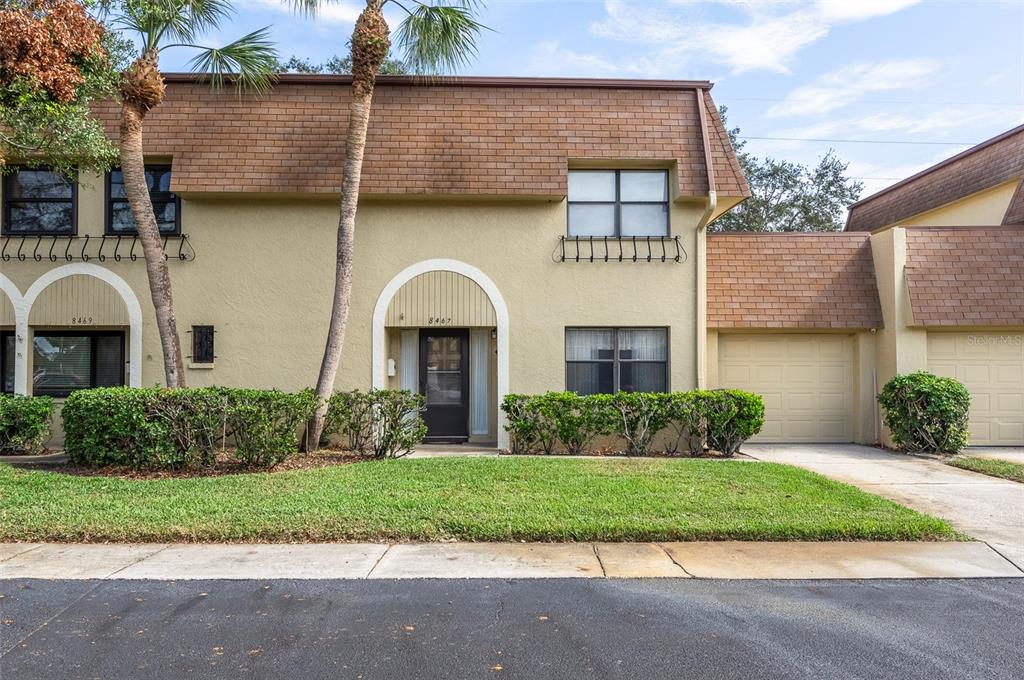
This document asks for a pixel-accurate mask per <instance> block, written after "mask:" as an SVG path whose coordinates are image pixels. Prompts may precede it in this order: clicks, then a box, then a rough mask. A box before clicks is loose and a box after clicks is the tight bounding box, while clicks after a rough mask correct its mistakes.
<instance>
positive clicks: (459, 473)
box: [0, 457, 963, 543]
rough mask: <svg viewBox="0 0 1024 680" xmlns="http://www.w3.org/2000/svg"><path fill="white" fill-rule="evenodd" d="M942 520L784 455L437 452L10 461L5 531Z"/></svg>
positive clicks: (919, 532) (361, 532) (790, 525)
mask: <svg viewBox="0 0 1024 680" xmlns="http://www.w3.org/2000/svg"><path fill="white" fill-rule="evenodd" d="M962 538H963V537H962V536H961V535H959V534H958V533H957V532H956V531H954V530H953V528H952V527H951V526H950V525H949V524H948V523H947V522H945V521H944V520H941V519H937V518H935V517H930V516H928V515H925V514H923V513H920V512H917V511H915V510H911V509H910V508H906V507H904V506H901V505H899V504H897V503H894V502H892V501H889V500H887V499H884V498H881V497H879V496H875V495H873V494H869V493H867V492H864V491H861V490H860V489H857V488H856V487H853V486H850V485H848V484H843V483H840V482H836V481H833V480H830V479H828V478H826V477H823V476H821V475H818V474H816V473H813V472H809V471H807V470H803V469H800V468H797V467H793V466H789V465H782V464H776V463H761V462H746V461H716V460H692V459H676V460H664V459H661V460H654V459H645V460H585V459H552V458H525V457H524V458H516V457H501V458H434V459H402V460H384V461H368V462H360V463H356V464H351V465H343V466H336V467H328V468H321V469H316V470H299V471H290V472H279V473H253V474H243V475H225V476H220V477H195V478H171V479H147V480H127V479H118V478H111V477H84V476H72V475H68V474H64V473H56V472H46V471H39V470H31V471H29V470H18V469H14V468H12V467H10V466H8V465H0V540H2V541H23V542H30V541H54V542H281V543H289V542H344V541H385V542H390V541H410V542H418V541H439V540H452V539H455V540H463V541H542V542H554V541H697V540H751V541H753V540H758V541H785V540H810V541H827V540H882V541H887V540H910V541H914V540H960V539H962Z"/></svg>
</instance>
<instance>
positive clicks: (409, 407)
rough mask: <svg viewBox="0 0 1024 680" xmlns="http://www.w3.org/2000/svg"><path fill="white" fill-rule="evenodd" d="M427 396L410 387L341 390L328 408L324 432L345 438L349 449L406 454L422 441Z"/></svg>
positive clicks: (380, 455)
mask: <svg viewBox="0 0 1024 680" xmlns="http://www.w3.org/2000/svg"><path fill="white" fill-rule="evenodd" d="M424 401H425V400H424V398H423V396H422V395H419V394H414V393H412V392H409V391H408V390H370V391H369V392H363V391H361V390H353V391H351V392H338V393H336V394H334V395H333V396H332V397H331V400H330V404H329V406H328V408H327V417H326V420H325V425H324V432H325V433H326V434H328V435H332V434H336V435H340V436H341V437H343V438H344V440H345V443H346V446H347V448H348V449H349V450H351V451H354V452H356V453H360V454H363V455H372V456H374V457H377V458H398V457H400V456H404V455H405V454H407V453H410V452H412V450H413V449H414V448H415V447H416V445H417V444H419V443H420V442H421V441H423V438H424V437H425V436H426V435H427V425H426V423H424V422H423V418H422V417H420V413H421V412H422V411H423V405H424Z"/></svg>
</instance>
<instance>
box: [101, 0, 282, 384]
mask: <svg viewBox="0 0 1024 680" xmlns="http://www.w3.org/2000/svg"><path fill="white" fill-rule="evenodd" d="M118 7H119V12H118V13H117V15H115V16H114V17H113V22H112V23H113V24H114V25H115V26H117V27H119V28H122V29H125V30H127V31H130V32H132V33H134V34H135V36H136V38H137V39H138V41H139V43H141V48H140V53H139V56H138V58H137V59H135V61H134V62H132V64H131V65H130V66H129V67H128V69H127V70H126V71H125V72H124V73H123V74H122V76H121V84H120V94H121V121H120V155H121V173H122V176H123V179H124V188H125V193H126V194H127V198H128V205H129V206H130V207H131V211H132V217H133V218H134V219H135V226H136V229H137V230H138V234H139V240H140V241H141V242H142V250H143V254H144V256H145V260H146V274H147V276H148V277H149V292H150V295H151V296H152V298H153V307H154V309H155V310H156V322H157V328H158V329H159V332H160V344H161V346H162V349H163V355H164V376H165V380H166V383H167V386H168V387H184V386H185V370H184V363H183V361H182V356H181V341H180V339H179V338H178V327H177V322H176V321H175V318H174V299H173V297H172V295H171V276H170V271H169V270H168V267H167V262H166V260H165V258H164V248H163V242H162V241H161V238H160V231H159V229H158V228H157V223H156V216H155V215H154V213H153V204H152V203H151V202H150V198H149V189H148V187H147V185H146V166H145V158H144V153H143V145H142V124H143V121H144V120H145V117H146V114H147V113H149V111H151V110H152V109H153V108H155V107H156V106H159V104H160V103H161V102H162V101H163V98H164V81H163V77H162V76H161V75H160V61H159V60H160V53H161V52H162V51H164V50H166V49H169V48H172V47H184V48H189V49H192V50H195V51H197V54H196V56H195V57H194V58H193V59H192V61H191V62H190V63H189V66H190V68H191V69H192V70H193V71H196V72H200V73H206V74H208V75H209V77H210V84H211V86H212V87H213V88H215V89H218V88H220V87H222V86H223V84H224V81H225V79H231V80H233V81H234V82H235V85H236V86H237V88H238V89H239V91H254V92H264V91H266V90H267V89H268V88H269V87H270V85H271V83H272V82H273V78H274V73H275V69H274V67H275V65H276V63H277V53H276V51H275V50H274V48H273V45H272V44H271V42H270V40H269V33H268V29H267V28H262V29H260V30H258V31H254V32H252V33H250V34H248V35H245V36H242V37H241V38H239V39H238V40H236V41H234V42H232V43H230V44H228V45H225V46H224V47H203V46H200V45H197V44H196V40H197V39H198V38H199V36H201V35H202V34H203V33H205V32H206V31H209V30H212V29H217V28H218V27H219V26H220V25H221V23H222V22H223V21H225V20H226V19H227V18H228V17H230V16H231V14H232V13H233V9H232V7H231V4H230V2H229V1H228V0H126V1H125V2H124V3H122V4H120V5H118Z"/></svg>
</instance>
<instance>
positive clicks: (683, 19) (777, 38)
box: [591, 0, 919, 73]
mask: <svg viewBox="0 0 1024 680" xmlns="http://www.w3.org/2000/svg"><path fill="white" fill-rule="evenodd" d="M918 1H919V0H858V1H856V2H854V1H853V0H848V1H846V2H840V1H839V0H821V1H819V2H817V3H815V4H813V5H805V4H799V3H787V2H767V1H765V2H758V1H755V0H747V1H742V0H719V3H718V4H720V5H725V6H728V7H729V8H732V9H735V10H736V11H737V12H738V14H739V17H738V18H737V20H733V21H707V20H705V19H704V18H703V17H702V16H701V14H700V13H699V12H698V11H697V10H696V8H695V7H694V6H693V4H692V3H689V2H675V3H672V4H670V5H667V6H666V5H653V6H652V5H650V4H633V3H627V2H625V1H624V0H606V1H605V11H606V12H607V15H608V16H607V18H606V19H605V20H604V21H601V22H599V23H596V24H594V25H592V26H591V32H592V33H593V34H594V35H596V36H598V37H602V38H608V39H612V40H619V41H626V42H633V43H642V44H647V45H650V46H651V47H652V48H654V50H655V51H656V53H657V57H658V59H665V60H676V61H678V60H683V59H687V58H692V57H700V58H705V59H710V60H711V61H714V62H716V63H720V64H724V65H726V66H728V67H729V68H730V69H731V70H732V72H733V73H743V72H746V71H753V70H769V71H775V72H777V73H789V72H790V70H789V64H790V63H791V62H792V60H793V58H794V57H795V56H796V54H797V53H798V52H799V51H800V50H802V49H803V48H805V47H807V46H808V45H810V44H812V43H815V42H817V41H819V40H821V39H822V38H824V37H825V36H826V35H828V33H829V31H830V30H831V28H832V27H833V26H834V25H837V24H843V23H852V22H857V21H864V20H867V19H871V18H874V17H878V16H884V15H887V14H892V13H893V12H897V11H900V10H902V9H905V8H906V7H909V6H911V5H913V4H916V3H917V2H918Z"/></svg>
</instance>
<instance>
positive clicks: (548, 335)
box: [0, 75, 1024, 446]
mask: <svg viewBox="0 0 1024 680" xmlns="http://www.w3.org/2000/svg"><path fill="white" fill-rule="evenodd" d="M167 80H168V89H167V92H168V94H167V99H166V102H165V103H164V104H163V105H162V106H161V107H159V108H158V109H156V110H155V111H154V112H153V113H152V114H151V115H150V117H149V119H148V120H147V126H146V130H145V138H146V147H147V153H148V154H149V156H148V161H149V163H150V165H151V167H150V176H151V180H152V186H151V192H152V197H153V200H154V204H155V206H156V207H157V213H158V215H160V216H161V219H162V222H161V225H162V229H163V230H164V232H165V234H166V238H167V242H166V246H165V251H166V252H167V254H168V257H169V259H170V261H171V271H172V276H173V279H174V293H175V299H176V305H177V312H178V320H179V324H180V330H181V332H182V334H183V337H184V340H185V342H184V345H185V347H186V354H187V355H188V358H187V359H186V362H187V365H188V368H187V380H188V382H189V384H192V385H211V384H224V385H251V386H261V387H279V388H283V389H298V388H302V387H307V386H309V385H311V384H312V383H313V382H314V380H315V377H316V374H317V370H318V367H319V360H320V356H321V352H322V349H323V340H324V337H325V335H326V328H327V321H328V314H329V300H330V295H331V286H332V283H333V267H334V244H335V233H336V225H337V214H338V206H337V192H338V185H339V180H340V167H341V156H342V140H343V138H344V127H345V124H346V120H345V118H346V115H347V106H346V104H347V98H348V80H347V79H346V78H344V77H335V76H285V77H283V78H282V79H281V81H280V82H279V83H278V85H277V86H276V87H275V88H274V89H273V91H272V92H270V93H269V94H267V95H264V96H263V97H238V96H236V95H235V94H234V93H214V92H211V91H210V90H209V87H208V86H207V85H206V84H204V83H197V82H196V81H195V80H194V78H192V77H190V76H175V75H172V76H169V77H168V78H167ZM710 89H711V84H710V83H708V82H705V81H620V80H575V79H572V80H570V79H518V78H458V79H440V80H432V81H429V82H422V81H416V80H412V79H409V78H403V77H386V78H381V80H380V87H379V88H378V91H377V94H376V97H375V105H374V106H375V108H374V112H373V116H372V120H371V124H370V131H369V136H368V140H367V154H366V159H365V165H364V172H363V185H362V195H361V202H360V210H359V217H358V220H357V237H356V238H357V244H356V271H355V283H354V289H353V295H352V311H351V316H350V322H349V330H348V334H347V337H346V346H345V352H344V356H343V359H342V367H341V371H340V374H339V379H338V385H337V387H338V388H339V389H350V388H356V387H360V388H367V387H370V386H376V387H383V386H386V387H401V388H406V389H410V390H413V391H418V392H421V393H423V394H425V395H426V398H427V402H428V409H427V412H426V419H427V423H428V428H429V432H430V436H431V437H432V438H435V439H437V440H445V441H469V442H476V443H487V444H497V445H498V446H503V445H504V444H505V439H504V432H503V430H502V428H501V423H500V412H499V409H498V405H499V403H500V401H501V398H502V397H503V396H504V395H505V394H506V393H508V392H542V391H546V390H562V389H568V390H575V391H578V392H581V393H593V392H609V391H614V390H619V389H622V390H666V389H673V390H685V389H690V388H693V387H698V386H700V387H720V386H729V387H743V388H748V389H752V390H754V391H757V392H759V393H760V394H762V395H763V396H764V397H765V400H766V405H767V423H766V426H765V429H764V432H763V433H762V434H761V435H760V437H759V439H760V440H761V441H773V442H801V441H803V442H830V441H831V442H851V441H856V442H875V441H879V440H880V439H884V433H883V432H882V428H881V421H880V414H879V411H878V407H877V402H876V400H875V397H874V395H875V394H876V393H877V392H878V390H879V388H880V386H881V385H882V384H884V382H885V381H886V380H888V379H889V378H890V377H891V376H892V375H894V374H895V373H897V372H908V371H911V370H916V369H920V368H926V369H931V370H933V371H936V372H939V373H945V374H950V375H955V376H956V377H959V378H961V379H962V380H964V382H965V383H966V384H967V385H968V387H969V389H970V390H971V392H972V396H973V398H974V405H973V407H972V414H971V427H972V442H973V443H978V444H983V443H990V444H1014V445H1022V444H1024V226H1022V224H1021V222H1022V221H1024V218H1022V215H1024V213H1022V206H1024V199H1022V193H1021V192H1022V189H1021V176H1022V175H1024V129H1021V128H1017V129H1016V130H1013V131H1010V132H1009V133H1006V134H1005V135H1001V136H1000V137H997V138H995V139H993V140H990V141H989V142H986V143H984V144H982V145H979V146H978V147H975V148H973V149H971V150H968V151H967V152H964V153H963V154H960V155H958V156H955V157H954V158H951V159H949V160H948V161H945V162H943V163H941V164H939V165H937V166H935V167H934V168H930V169H929V170H926V171H924V172H922V173H920V174H919V175H916V176H915V177H912V178H909V179H908V180H906V181H904V182H901V183H899V184H896V185H894V186H893V187H890V188H889V189H886V190H885V191H883V192H880V193H879V194H876V195H875V196H872V197H869V198H867V199H864V200H863V201H861V202H859V203H858V204H856V205H854V206H853V207H852V209H851V212H850V221H849V224H848V225H847V230H846V231H844V232H842V233H838V234H712V235H708V234H707V233H706V227H707V225H708V224H710V223H711V222H712V221H713V220H714V219H716V218H717V217H718V216H720V215H721V214H723V213H724V212H725V211H727V210H728V209H730V208H731V207H733V206H735V205H736V204H738V203H739V202H740V201H742V200H743V199H744V198H745V197H746V196H747V195H748V194H749V191H748V188H747V186H746V183H745V181H744V179H743V176H742V173H741V172H740V169H739V166H738V163H737V161H736V158H735V155H734V153H733V150H732V148H731V147H730V145H729V140H728V135H727V134H726V132H725V130H724V128H723V126H722V122H721V119H720V118H719V116H718V114H717V110H716V107H715V106H714V104H713V102H712V100H711V97H710V94H709V92H710ZM99 113H100V115H101V116H103V117H104V120H105V121H106V122H107V123H108V126H109V130H110V132H111V134H113V132H114V129H115V119H116V115H115V114H116V111H115V110H114V109H113V108H112V107H109V108H103V109H102V110H100V111H99ZM0 200H2V204H3V214H2V218H3V229H2V235H0V289H2V290H3V291H4V293H5V294H6V295H0V348H2V350H3V351H2V352H0V378H2V380H0V386H2V388H3V389H4V391H15V392H22V393H36V394H51V395H54V396H56V397H58V398H59V397H61V396H63V395H66V394H67V393H68V392H69V391H71V390H74V389H80V388H83V387H88V386H92V385H108V384H128V385H149V384H155V383H158V382H160V380H161V378H162V368H161V361H160V355H159V352H160V344H159V342H158V338H157V336H156V330H155V324H154V319H153V312H152V307H151V305H150V302H149V294H148V289H147V285H146V277H145V272H144V268H143V266H142V263H141V256H140V253H141V250H140V248H139V247H138V245H137V244H136V243H135V242H134V236H133V226H132V223H131V217H130V215H129V213H128V211H127V206H126V205H125V203H124V200H123V192H122V189H121V186H120V176H119V174H118V173H117V171H116V170H115V171H114V172H111V173H108V174H107V175H105V176H85V175H83V176H82V177H80V178H79V180H78V181H77V182H73V183H68V182H65V181H62V180H61V179H60V178H59V177H56V176H54V175H52V174H50V173H47V172H45V171H32V170H22V171H19V172H16V173H14V174H12V175H10V176H8V177H7V178H5V180H4V183H3V189H2V196H0ZM936 225H940V226H936ZM964 225H967V226H964Z"/></svg>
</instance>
